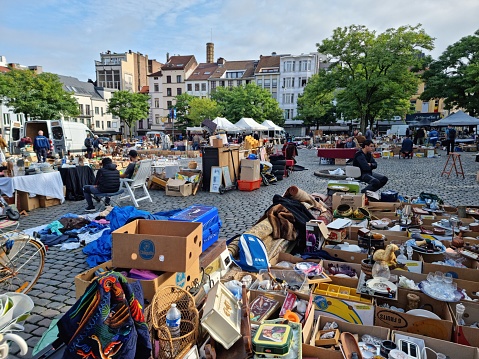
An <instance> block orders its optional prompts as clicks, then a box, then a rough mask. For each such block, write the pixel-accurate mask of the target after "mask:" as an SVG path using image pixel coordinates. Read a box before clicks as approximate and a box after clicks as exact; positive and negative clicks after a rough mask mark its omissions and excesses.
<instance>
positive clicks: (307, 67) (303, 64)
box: [299, 60, 311, 71]
mask: <svg viewBox="0 0 479 359" xmlns="http://www.w3.org/2000/svg"><path fill="white" fill-rule="evenodd" d="M299 69H300V71H311V60H302V61H300V62H299Z"/></svg>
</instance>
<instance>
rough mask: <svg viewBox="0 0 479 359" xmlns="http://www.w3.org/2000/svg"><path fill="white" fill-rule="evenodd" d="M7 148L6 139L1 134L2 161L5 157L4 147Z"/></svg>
mask: <svg viewBox="0 0 479 359" xmlns="http://www.w3.org/2000/svg"><path fill="white" fill-rule="evenodd" d="M7 148H8V143H7V141H5V139H4V138H3V136H2V135H0V152H1V153H0V157H1V160H2V162H4V161H5V159H6V157H5V152H6V149H7Z"/></svg>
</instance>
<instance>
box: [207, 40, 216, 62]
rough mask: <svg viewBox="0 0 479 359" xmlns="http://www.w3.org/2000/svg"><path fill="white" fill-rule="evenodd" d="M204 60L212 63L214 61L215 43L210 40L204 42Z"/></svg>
mask: <svg viewBox="0 0 479 359" xmlns="http://www.w3.org/2000/svg"><path fill="white" fill-rule="evenodd" d="M206 62H207V63H208V64H213V63H214V62H215V44H213V43H212V42H207V43H206Z"/></svg>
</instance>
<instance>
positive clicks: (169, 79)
mask: <svg viewBox="0 0 479 359" xmlns="http://www.w3.org/2000/svg"><path fill="white" fill-rule="evenodd" d="M166 83H167V84H171V76H170V75H168V76H166Z"/></svg>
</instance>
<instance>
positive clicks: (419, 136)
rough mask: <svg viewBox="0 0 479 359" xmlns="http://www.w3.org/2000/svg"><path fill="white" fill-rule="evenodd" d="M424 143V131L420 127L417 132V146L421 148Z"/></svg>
mask: <svg viewBox="0 0 479 359" xmlns="http://www.w3.org/2000/svg"><path fill="white" fill-rule="evenodd" d="M425 142H426V131H425V130H424V127H421V128H420V129H419V130H417V144H418V145H419V146H423V145H424V143H425Z"/></svg>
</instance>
